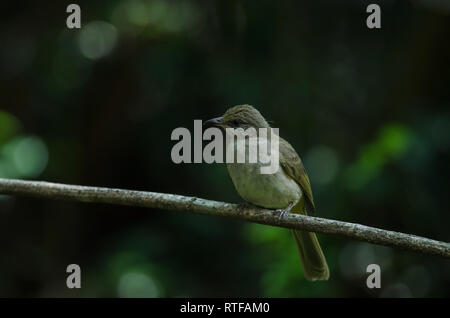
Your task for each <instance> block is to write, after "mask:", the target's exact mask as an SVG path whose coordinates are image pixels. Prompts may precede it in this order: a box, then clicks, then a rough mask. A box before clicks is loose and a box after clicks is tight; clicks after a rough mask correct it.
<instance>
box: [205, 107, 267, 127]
mask: <svg viewBox="0 0 450 318" xmlns="http://www.w3.org/2000/svg"><path fill="white" fill-rule="evenodd" d="M204 125H206V126H214V127H219V128H243V129H247V128H250V127H253V128H269V127H270V126H269V124H268V123H267V121H266V120H265V119H264V117H263V116H262V115H261V113H260V112H259V111H258V110H257V109H256V108H254V107H253V106H250V105H237V106H234V107H231V108H229V109H228V110H227V111H226V112H225V114H223V116H222V117H217V118H213V119H210V120H207V121H205V122H204Z"/></svg>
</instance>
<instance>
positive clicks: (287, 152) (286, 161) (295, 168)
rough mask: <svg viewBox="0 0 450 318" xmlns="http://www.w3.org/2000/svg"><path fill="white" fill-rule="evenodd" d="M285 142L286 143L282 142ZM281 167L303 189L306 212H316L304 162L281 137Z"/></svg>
mask: <svg viewBox="0 0 450 318" xmlns="http://www.w3.org/2000/svg"><path fill="white" fill-rule="evenodd" d="M281 140H283V141H284V142H282V141H281ZM279 147H280V165H281V167H282V168H283V170H284V172H285V173H286V174H287V175H288V176H289V177H291V178H292V179H294V180H295V181H296V182H297V184H298V185H299V186H300V188H301V189H302V192H303V194H304V197H305V203H306V210H307V211H308V212H310V213H314V212H315V206H314V199H313V195H312V191H311V183H310V182H309V178H308V175H307V174H306V170H305V167H304V166H303V163H302V160H301V159H300V157H299V156H298V154H297V152H296V151H295V150H294V148H293V147H292V146H291V145H290V144H289V143H288V142H287V141H285V140H284V139H282V138H281V137H280V143H279Z"/></svg>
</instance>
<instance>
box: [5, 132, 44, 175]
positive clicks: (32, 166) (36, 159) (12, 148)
mask: <svg viewBox="0 0 450 318" xmlns="http://www.w3.org/2000/svg"><path fill="white" fill-rule="evenodd" d="M5 153H6V154H7V156H8V157H10V159H12V163H13V165H14V168H15V170H16V172H17V174H18V176H19V177H36V176H38V175H39V174H40V173H41V172H42V171H43V170H44V169H45V167H46V166H47V161H48V151H47V147H46V146H45V144H44V142H43V141H42V140H41V139H39V138H38V137H18V138H16V139H14V140H13V141H11V143H10V144H8V145H7V147H5Z"/></svg>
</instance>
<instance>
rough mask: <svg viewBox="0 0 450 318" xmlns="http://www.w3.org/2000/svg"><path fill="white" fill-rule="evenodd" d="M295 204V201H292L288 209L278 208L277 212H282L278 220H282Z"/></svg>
mask: <svg viewBox="0 0 450 318" xmlns="http://www.w3.org/2000/svg"><path fill="white" fill-rule="evenodd" d="M293 206H294V203H292V202H291V203H289V205H288V207H287V208H286V209H276V210H275V212H277V213H280V214H279V215H278V220H281V219H282V218H283V216H284V215H285V214H286V213H288V212H291V209H292V207H293Z"/></svg>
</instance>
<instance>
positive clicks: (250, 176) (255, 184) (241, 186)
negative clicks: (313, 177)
mask: <svg viewBox="0 0 450 318" xmlns="http://www.w3.org/2000/svg"><path fill="white" fill-rule="evenodd" d="M261 166H262V164H261V163H259V162H258V163H248V162H246V163H227V168H228V173H229V174H230V177H231V180H232V181H233V184H234V186H235V188H236V190H237V192H238V193H239V195H240V196H241V197H242V198H243V199H244V200H246V201H248V202H250V203H252V204H254V205H257V206H261V207H265V208H268V209H284V208H286V207H287V206H288V205H289V204H290V203H294V205H295V204H297V203H298V202H299V201H300V199H301V196H302V191H301V188H300V186H299V185H298V184H297V183H296V182H295V181H294V180H293V179H291V178H290V177H289V176H287V175H286V174H285V172H284V171H283V169H282V168H281V167H280V168H279V169H278V170H277V172H276V173H274V174H262V173H261V169H260V168H261Z"/></svg>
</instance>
